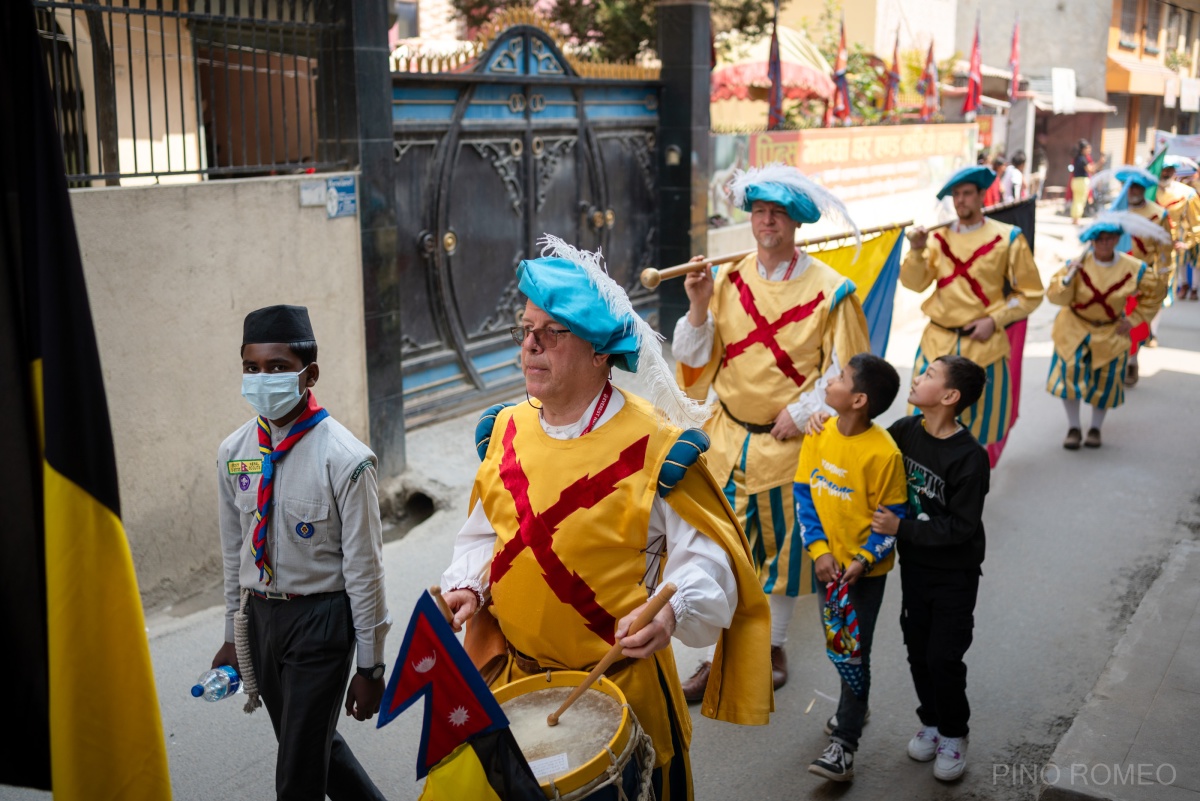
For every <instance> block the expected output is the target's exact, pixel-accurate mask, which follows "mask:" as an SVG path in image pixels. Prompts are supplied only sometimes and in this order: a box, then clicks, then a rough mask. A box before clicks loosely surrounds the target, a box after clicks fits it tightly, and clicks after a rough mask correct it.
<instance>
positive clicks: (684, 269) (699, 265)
mask: <svg viewBox="0 0 1200 801" xmlns="http://www.w3.org/2000/svg"><path fill="white" fill-rule="evenodd" d="M910 225H912V220H906V221H905V222H901V223H891V224H889V225H879V226H876V227H875V228H867V229H865V230H862V231H859V234H860V235H861V234H878V233H880V232H882V231H891V230H893V229H895V228H907V227H908V226H910ZM852 236H854V232H853V231H841V232H840V233H836V234H828V235H826V236H818V237H813V238H812V239H802V240H800V241H799V242H797V243H796V247H799V248H804V247H809V246H810V245H821V244H824V243H826V242H832V241H834V240H835V239H847V238H849V237H852ZM756 252H758V249H757V248H753V249H751V250H743V251H740V252H738V253H731V254H729V255H728V256H714V257H712V258H711V259H705V260H703V261H685V262H684V263H683V264H676V265H675V266H674V267H667V268H666V269H663V270H656V269H654V268H653V267H647V268H646V269H644V270H642V275H641V279H640V280H641V282H642V286H644V287H646V289H654V288H655V287H656V286H658V285H659V284H660V283H662V282H663V281H667V280H670V279H671V278H678V277H679V276H681V275H687V274H688V273H694V272H696V271H697V270H702V269H704V268H705V267H712V266H713V265H714V264H727V263H728V262H731V261H737V260H738V259H744V258H746V257H747V256H749V255H750V254H751V253H756Z"/></svg>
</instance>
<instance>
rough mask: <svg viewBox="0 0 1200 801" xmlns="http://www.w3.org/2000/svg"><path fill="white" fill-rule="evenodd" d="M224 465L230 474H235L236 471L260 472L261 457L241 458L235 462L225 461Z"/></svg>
mask: <svg viewBox="0 0 1200 801" xmlns="http://www.w3.org/2000/svg"><path fill="white" fill-rule="evenodd" d="M225 466H226V468H227V469H228V470H229V475H231V476H236V475H237V474H238V473H261V472H262V459H241V460H238V461H236V462H226V463H225Z"/></svg>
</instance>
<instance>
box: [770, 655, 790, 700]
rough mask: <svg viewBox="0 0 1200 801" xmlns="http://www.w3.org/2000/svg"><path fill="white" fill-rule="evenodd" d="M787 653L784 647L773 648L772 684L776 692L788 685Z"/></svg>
mask: <svg viewBox="0 0 1200 801" xmlns="http://www.w3.org/2000/svg"><path fill="white" fill-rule="evenodd" d="M787 680H788V667H787V651H785V650H783V646H782V645H772V646H771V684H772V685H773V686H774V688H775V689H776V690H778V689H779V688H780V687H782V686H783V685H785V684H787Z"/></svg>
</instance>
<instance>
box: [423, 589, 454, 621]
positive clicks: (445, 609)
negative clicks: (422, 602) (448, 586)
mask: <svg viewBox="0 0 1200 801" xmlns="http://www.w3.org/2000/svg"><path fill="white" fill-rule="evenodd" d="M429 594H430V595H432V596H433V600H435V601H437V605H438V609H441V610H442V617H444V618H446V622H447V623H449V624H450V625H451V626H453V625H454V613H453V612H451V611H450V607H449V606H448V605H447V604H446V599H445V598H443V597H442V588H441V587H436V586H435V587H430V588H429Z"/></svg>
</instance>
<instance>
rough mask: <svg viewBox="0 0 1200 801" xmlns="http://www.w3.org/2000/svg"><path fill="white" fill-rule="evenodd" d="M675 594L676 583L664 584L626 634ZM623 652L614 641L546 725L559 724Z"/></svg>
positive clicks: (643, 623) (642, 625) (643, 624)
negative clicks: (568, 708) (568, 709)
mask: <svg viewBox="0 0 1200 801" xmlns="http://www.w3.org/2000/svg"><path fill="white" fill-rule="evenodd" d="M674 594H675V585H674V584H671V583H669V582H668V583H667V584H664V585H663V588H662V590H661V591H660V592H659V593H658V594H657V595H655V596H654V597H653V598H651V599H650V603H648V604H646V608H645V609H643V610H642V613H641V614H640V615H638V616H637V617H636V618H634V620H633V622H632V623H630V624H629V631H628V632H627V633H626V635H625V636H626V637H628V636H630V635H631V634H637V633H638V632H639V631H641V630H642V629H643V628H645V627H646V625H648V624H649V623H650V621H651V620H653V619H654V616H655V615H657V614H658V613H659V612H661V611H662V608H663V607H664V606H666V605H667V601H669V600H671V596H672V595H674ZM623 653H624V651H623V649H622V648H621V643H620V642H615V643H613V646H612V648H609V649H608V653H607V654H605V655H604V658H603V659H601V660H600V661H599V662H598V663H597V664H596V666H595V667H594V668H592V672H591V673H589V674H588V675H587V678H586V679H584V680H583V682H582V683H581V684H580V685H579V686H578V687H576V688H575V689H574V690H572V691H571V694H570V695H569V696H567V700H565V701H563V702H562V706H560V707H559V708H558V709H557V710H555V711H554V712H551V713H550V716H549V717H547V718H546V725H547V726H557V725H558V719H559V717H561V716H562V713H563V712H566V711H567V707H569V706H570V705H571V704H573V703H575V702H576V701H578V700H579V697H580V696H581V695H583V694H584V693H585V692H587V689H588V688H589V687H591V686H592V685H593V684H595V683H596V682H597V681H598V680H599V679H600V677H601V676H602V675H604V671H606V670H608V667H609V665H611V664H612V663H613V662H616V661H617V659H619V658H620V656H621V654H623Z"/></svg>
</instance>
